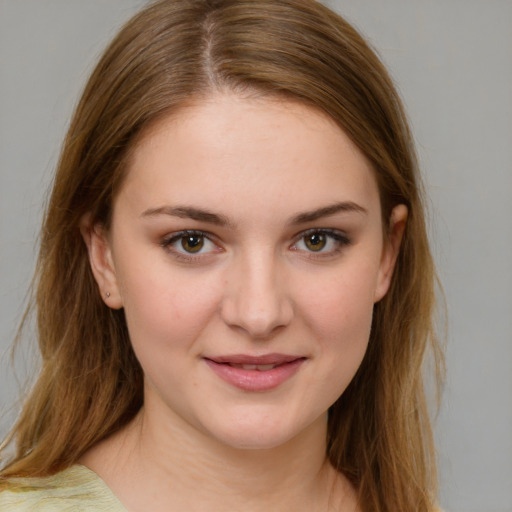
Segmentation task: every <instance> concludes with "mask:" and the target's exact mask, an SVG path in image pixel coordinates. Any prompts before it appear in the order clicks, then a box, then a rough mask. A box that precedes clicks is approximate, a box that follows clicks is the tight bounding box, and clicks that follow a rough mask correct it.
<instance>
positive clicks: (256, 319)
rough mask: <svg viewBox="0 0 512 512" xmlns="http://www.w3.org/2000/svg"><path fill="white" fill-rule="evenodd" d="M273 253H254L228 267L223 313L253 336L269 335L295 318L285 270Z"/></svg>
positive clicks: (232, 325)
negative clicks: (279, 265) (281, 269)
mask: <svg viewBox="0 0 512 512" xmlns="http://www.w3.org/2000/svg"><path fill="white" fill-rule="evenodd" d="M277 267H278V265H277V264H276V261H275V257H274V256H273V255H271V254H268V255H265V254H259V255H252V256H251V257H249V258H245V259H244V260H242V261H239V262H237V263H233V265H232V266H231V268H230V269H229V270H228V272H229V275H228V277H227V282H226V287H225V290H224V298H223V301H222V306H221V316H222V318H223V320H224V322H225V323H226V324H227V325H229V326H230V327H232V328H233V327H234V328H238V329H241V330H243V331H244V332H246V333H247V334H248V335H249V336H250V337H251V338H254V339H266V338H269V337H271V336H272V335H273V334H274V333H275V332H276V331H278V330H280V329H281V328H283V327H286V326H287V325H288V324H289V323H290V322H291V320H292V318H293V303H292V300H291V297H290V296H289V294H288V292H287V286H286V284H285V278H284V275H283V272H280V271H279V269H278V268H277Z"/></svg>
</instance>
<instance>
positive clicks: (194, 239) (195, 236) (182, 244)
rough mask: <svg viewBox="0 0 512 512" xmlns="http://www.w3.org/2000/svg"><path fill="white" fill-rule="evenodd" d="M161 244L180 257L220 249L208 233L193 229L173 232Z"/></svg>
mask: <svg viewBox="0 0 512 512" xmlns="http://www.w3.org/2000/svg"><path fill="white" fill-rule="evenodd" d="M161 245H162V246H163V247H164V248H166V249H167V250H169V251H171V252H173V253H174V254H176V256H180V257H187V256H190V257H193V256H195V255H200V254H207V253H212V252H217V251H219V250H220V248H219V246H218V245H216V244H215V243H214V242H213V241H212V240H211V239H210V238H209V236H208V234H207V233H203V232H202V231H192V230H190V231H189V230H187V231H180V232H178V233H172V234H170V235H169V236H167V237H166V238H164V239H163V240H162V243H161Z"/></svg>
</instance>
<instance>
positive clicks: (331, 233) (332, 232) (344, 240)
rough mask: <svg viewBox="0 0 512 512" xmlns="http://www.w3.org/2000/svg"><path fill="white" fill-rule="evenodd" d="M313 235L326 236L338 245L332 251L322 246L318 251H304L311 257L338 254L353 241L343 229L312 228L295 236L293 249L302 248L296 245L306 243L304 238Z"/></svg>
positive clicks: (326, 256)
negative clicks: (325, 249) (324, 249)
mask: <svg viewBox="0 0 512 512" xmlns="http://www.w3.org/2000/svg"><path fill="white" fill-rule="evenodd" d="M312 235H320V236H325V237H327V238H328V239H330V240H331V241H332V242H334V243H335V244H336V247H335V248H334V249H331V250H330V251H323V247H322V249H321V250H319V251H317V252H315V251H313V250H307V249H305V250H304V251H305V252H306V253H307V254H308V257H309V258H328V257H330V256H333V255H335V254H338V253H339V252H340V251H341V250H342V249H343V248H344V247H346V246H348V245H350V243H351V241H350V239H349V238H348V237H347V235H346V234H345V233H343V232H342V231H338V230H336V229H319V228H312V229H308V230H306V231H302V232H301V233H299V234H298V235H297V236H296V237H295V241H294V242H293V244H292V248H293V250H300V249H297V248H296V245H297V244H298V243H300V242H303V243H304V240H305V239H306V238H307V237H308V236H312ZM326 243H329V241H327V242H326Z"/></svg>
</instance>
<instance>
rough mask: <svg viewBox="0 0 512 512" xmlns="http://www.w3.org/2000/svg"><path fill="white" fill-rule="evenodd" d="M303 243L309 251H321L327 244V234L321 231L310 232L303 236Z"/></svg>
mask: <svg viewBox="0 0 512 512" xmlns="http://www.w3.org/2000/svg"><path fill="white" fill-rule="evenodd" d="M304 244H305V245H306V247H307V248H308V249H309V250H310V251H313V252H318V251H321V250H322V249H324V248H325V246H326V245H327V236H326V235H325V234H323V233H311V234H309V235H306V236H305V237H304Z"/></svg>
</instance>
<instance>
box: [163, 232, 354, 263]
mask: <svg viewBox="0 0 512 512" xmlns="http://www.w3.org/2000/svg"><path fill="white" fill-rule="evenodd" d="M313 235H319V236H321V237H322V236H323V237H326V238H327V239H328V240H327V241H326V243H327V244H328V243H329V240H330V241H332V242H333V243H335V244H336V247H335V248H334V249H331V250H329V251H323V249H324V247H322V248H321V249H320V250H319V251H314V250H308V249H298V248H297V244H299V243H300V242H304V240H305V239H306V238H307V237H308V236H313ZM187 236H189V237H201V238H202V239H203V243H204V241H208V242H209V243H211V244H214V245H215V246H216V247H217V248H218V249H219V250H218V252H222V249H221V248H220V247H219V245H218V243H216V242H215V237H214V236H213V235H212V234H211V233H208V232H205V231H201V230H183V231H178V232H176V233H171V234H170V235H168V236H166V237H165V238H163V239H162V241H161V242H160V245H161V246H162V247H163V248H164V249H165V250H167V251H168V252H170V253H172V255H173V256H174V257H176V258H178V259H182V260H185V261H194V260H198V259H199V258H201V257H204V256H205V254H204V253H201V252H199V251H201V250H202V246H201V247H200V248H199V251H198V253H197V254H194V253H193V252H187V251H186V250H183V251H180V250H177V249H176V248H175V247H174V244H176V243H178V242H179V241H181V240H184V239H185V237H187ZM304 243H305V242H304ZM350 243H351V241H350V239H349V238H348V237H347V236H346V235H345V234H344V233H343V232H342V231H338V230H335V229H319V228H312V229H308V230H306V231H302V232H301V233H299V234H298V235H297V236H296V237H295V238H294V241H293V243H292V245H291V247H290V249H292V250H294V251H304V252H305V253H307V254H308V256H307V257H309V258H328V257H329V256H332V255H334V254H338V253H339V252H340V251H341V250H342V249H343V247H346V246H348V245H350ZM210 252H211V251H209V252H208V253H210ZM208 253H207V254H208Z"/></svg>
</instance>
